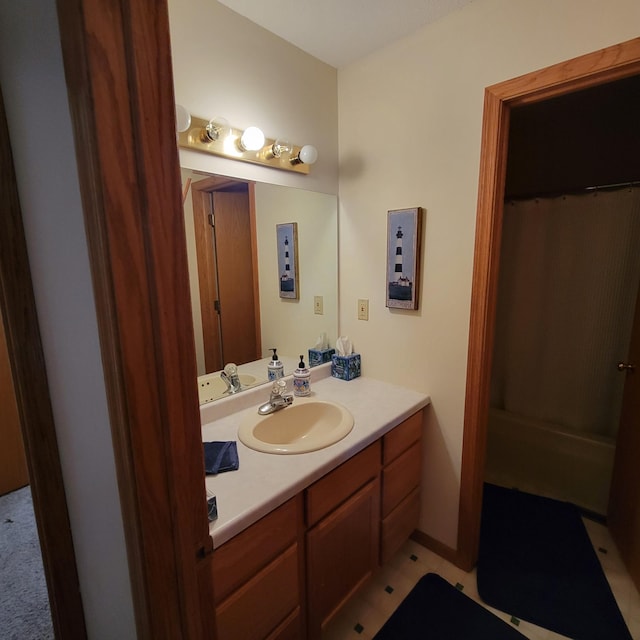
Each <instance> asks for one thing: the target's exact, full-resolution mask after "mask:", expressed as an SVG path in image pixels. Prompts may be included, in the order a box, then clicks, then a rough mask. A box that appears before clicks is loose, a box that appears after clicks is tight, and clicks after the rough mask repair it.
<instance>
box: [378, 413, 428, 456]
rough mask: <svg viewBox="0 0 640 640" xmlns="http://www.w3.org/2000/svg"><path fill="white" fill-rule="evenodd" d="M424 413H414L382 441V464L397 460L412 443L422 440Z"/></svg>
mask: <svg viewBox="0 0 640 640" xmlns="http://www.w3.org/2000/svg"><path fill="white" fill-rule="evenodd" d="M422 413H423V412H422V411H418V413H414V414H413V415H412V416H411V417H409V418H407V419H406V420H405V421H404V422H401V423H400V424H399V425H398V426H397V427H396V428H395V429H393V430H391V431H389V433H387V435H385V436H384V437H383V439H382V463H383V464H388V463H389V462H391V461H392V460H394V459H395V458H397V457H398V456H399V455H400V454H401V453H402V452H403V451H404V450H405V449H408V448H409V447H410V446H411V444H412V443H414V442H415V441H416V440H419V439H420V436H421V434H422Z"/></svg>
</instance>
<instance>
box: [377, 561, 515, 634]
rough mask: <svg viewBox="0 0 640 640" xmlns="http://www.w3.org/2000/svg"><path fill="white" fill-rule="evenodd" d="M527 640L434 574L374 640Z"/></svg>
mask: <svg viewBox="0 0 640 640" xmlns="http://www.w3.org/2000/svg"><path fill="white" fill-rule="evenodd" d="M418 639H419V640H526V636H523V635H522V634H521V633H519V632H518V631H516V630H515V629H514V628H513V627H511V626H509V625H508V624H507V623H506V622H504V621H502V620H500V618H498V617H496V616H494V615H493V614H492V613H491V612H490V611H487V610H486V609H485V608H484V607H483V606H482V605H480V604H478V603H477V602H474V601H473V600H472V599H471V598H469V597H467V596H465V595H464V593H462V591H458V589H456V588H455V587H453V586H451V585H450V584H449V583H448V582H447V581H446V580H445V579H444V578H441V577H440V576H439V575H437V574H435V573H427V574H426V575H425V576H423V577H422V578H420V580H419V581H418V584H416V586H415V587H414V588H413V589H412V590H411V592H410V593H409V595H408V596H407V597H406V598H405V599H404V600H403V601H402V602H401V603H400V606H399V607H398V608H397V609H396V610H395V611H394V613H393V615H392V616H391V617H390V618H389V619H388V620H387V621H386V622H385V624H384V626H383V627H382V629H380V631H378V633H377V634H376V635H375V637H374V640H418Z"/></svg>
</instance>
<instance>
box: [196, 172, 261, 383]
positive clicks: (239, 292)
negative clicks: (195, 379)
mask: <svg viewBox="0 0 640 640" xmlns="http://www.w3.org/2000/svg"><path fill="white" fill-rule="evenodd" d="M243 186H244V190H241V191H238V190H235V189H232V190H230V191H227V190H216V189H213V190H209V189H210V187H211V185H210V184H209V181H207V180H205V181H202V182H199V183H196V184H195V185H193V199H194V202H193V204H194V209H193V210H194V222H195V224H196V236H198V235H199V236H200V237H199V238H198V237H196V252H197V261H198V277H199V282H200V303H201V313H202V326H203V340H204V353H205V364H206V370H207V371H217V370H219V369H222V368H223V367H224V365H225V364H226V363H228V362H235V363H236V364H242V363H245V362H250V361H252V360H256V359H257V358H259V357H260V344H259V342H260V336H259V329H258V327H259V320H258V317H257V316H258V313H259V312H258V301H257V300H256V297H257V295H258V291H257V286H256V278H255V267H254V265H255V257H254V249H253V246H254V241H253V238H252V226H253V225H252V221H251V207H250V204H251V199H250V196H249V192H248V190H247V185H246V184H245V185H243Z"/></svg>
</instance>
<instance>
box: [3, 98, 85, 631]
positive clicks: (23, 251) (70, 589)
mask: <svg viewBox="0 0 640 640" xmlns="http://www.w3.org/2000/svg"><path fill="white" fill-rule="evenodd" d="M0 185H1V192H2V196H3V210H2V211H3V213H2V215H1V216H0V307H1V308H2V314H1V315H2V319H3V324H4V331H5V336H6V340H7V350H8V353H9V360H10V367H11V376H12V379H13V385H14V390H15V395H16V403H17V406H18V413H19V416H20V430H21V433H22V439H23V442H24V448H25V455H26V459H27V467H28V470H29V483H30V485H31V495H32V498H33V511H34V514H35V518H36V526H37V529H38V537H39V540H40V550H41V553H42V564H43V568H44V574H45V579H46V582H47V589H48V593H49V608H50V610H51V621H52V624H53V630H54V633H55V637H56V638H58V639H60V640H72V639H73V640H86V638H87V632H86V626H85V619H84V610H83V607H82V598H81V595H80V586H79V583H78V571H77V565H76V558H75V552H74V548H73V539H72V535H71V525H70V522H69V511H68V508H67V499H66V495H65V491H64V483H63V478H62V466H61V464H60V455H59V451H58V440H57V437H56V430H55V424H54V420H53V409H52V405H51V396H50V393H49V383H48V380H47V372H46V368H45V360H44V352H43V350H42V341H41V335H40V327H39V325H38V314H37V310H36V303H35V296H34V292H33V284H32V281H31V270H30V267H29V257H28V254H27V243H26V239H25V235H24V226H23V223H22V212H21V209H20V200H19V196H18V186H17V182H16V174H15V170H14V166H13V155H12V152H11V144H10V140H9V131H8V127H7V121H6V117H5V110H4V101H3V99H2V95H1V94H0ZM33 389H37V390H38V393H33Z"/></svg>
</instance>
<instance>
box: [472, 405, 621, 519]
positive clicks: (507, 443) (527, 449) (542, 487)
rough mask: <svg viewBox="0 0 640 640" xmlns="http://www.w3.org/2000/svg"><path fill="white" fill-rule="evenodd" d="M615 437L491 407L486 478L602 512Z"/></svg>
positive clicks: (605, 505)
mask: <svg viewBox="0 0 640 640" xmlns="http://www.w3.org/2000/svg"><path fill="white" fill-rule="evenodd" d="M614 453H615V440H613V439H610V438H603V437H600V436H591V435H585V434H582V433H579V432H576V431H571V430H569V429H566V428H564V427H560V426H558V425H554V424H549V423H544V422H539V421H536V420H535V419H532V418H526V417H523V416H519V415H516V414H513V413H509V412H507V411H502V410H500V409H490V410H489V422H488V428H487V459H486V467H485V480H486V481H487V482H491V483H494V484H499V485H502V486H506V487H517V488H518V489H520V490H522V491H528V492H530V493H536V494H538V495H544V496H547V497H550V498H556V499H558V500H566V501H568V502H573V503H574V504H576V505H577V506H579V507H581V508H583V509H586V510H588V511H591V512H593V513H595V514H599V515H606V513H607V503H608V500H609V484H610V481H611V472H612V470H613V458H614Z"/></svg>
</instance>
